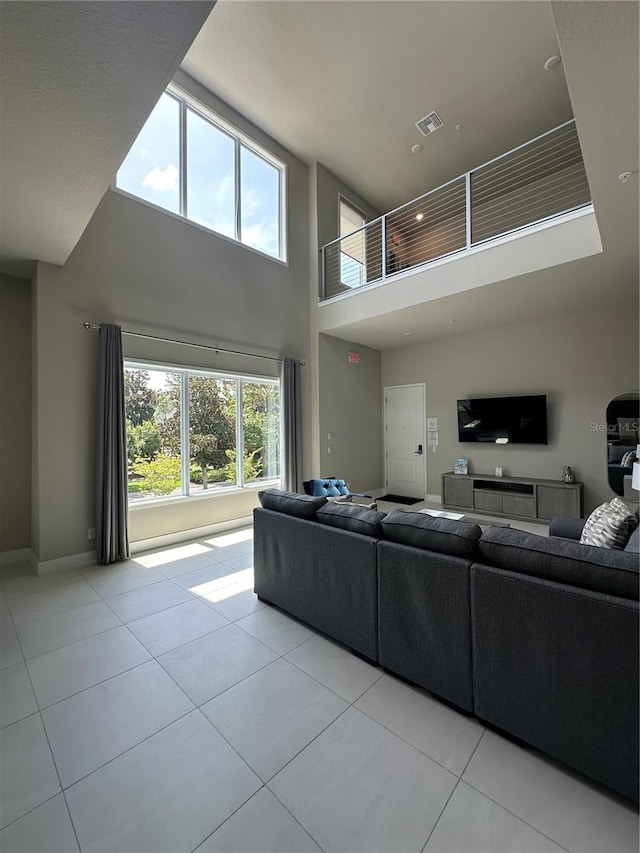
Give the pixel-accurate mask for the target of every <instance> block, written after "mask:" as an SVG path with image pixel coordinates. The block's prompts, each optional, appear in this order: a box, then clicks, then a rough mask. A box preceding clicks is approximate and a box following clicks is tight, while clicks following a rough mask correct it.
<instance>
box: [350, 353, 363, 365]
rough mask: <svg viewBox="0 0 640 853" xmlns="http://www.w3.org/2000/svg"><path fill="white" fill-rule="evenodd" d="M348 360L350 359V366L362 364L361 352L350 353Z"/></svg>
mask: <svg viewBox="0 0 640 853" xmlns="http://www.w3.org/2000/svg"><path fill="white" fill-rule="evenodd" d="M347 358H348V359H349V363H350V364H360V353H359V352H348V353H347Z"/></svg>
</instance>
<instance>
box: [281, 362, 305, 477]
mask: <svg viewBox="0 0 640 853" xmlns="http://www.w3.org/2000/svg"><path fill="white" fill-rule="evenodd" d="M280 399H281V424H282V452H281V457H282V488H283V489H287V490H288V491H290V492H300V491H302V414H301V413H302V402H301V391H300V362H299V361H296V360H295V359H293V358H283V359H282V364H281V366H280Z"/></svg>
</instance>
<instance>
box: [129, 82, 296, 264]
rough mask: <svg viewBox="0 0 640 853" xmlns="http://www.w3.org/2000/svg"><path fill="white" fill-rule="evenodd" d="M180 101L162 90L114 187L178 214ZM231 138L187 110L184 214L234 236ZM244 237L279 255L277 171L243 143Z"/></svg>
mask: <svg viewBox="0 0 640 853" xmlns="http://www.w3.org/2000/svg"><path fill="white" fill-rule="evenodd" d="M178 129H179V104H178V101H177V100H176V99H175V98H172V97H171V96H170V95H168V94H164V95H162V97H161V98H160V100H159V101H158V104H157V105H156V107H155V109H154V110H153V112H152V113H151V115H150V116H149V118H148V120H147V122H146V124H145V126H144V127H143V128H142V130H141V131H140V134H139V136H138V138H137V139H136V141H135V143H134V144H133V147H132V148H131V151H130V152H129V154H128V155H127V158H126V160H125V161H124V163H123V164H122V166H121V167H120V170H119V172H118V177H117V182H116V183H117V186H118V187H120V188H121V189H123V190H125V191H126V192H129V193H131V194H132V195H136V196H138V197H140V198H143V199H145V200H146V201H149V202H151V203H152V204H157V205H159V206H160V207H163V208H165V209H166V210H170V211H172V212H173V213H179V205H180V200H179V181H180V176H179V171H178V168H179V159H180V157H179V136H178ZM234 164H235V142H234V140H233V139H231V137H229V136H228V135H227V134H226V133H224V132H223V131H221V130H219V129H218V128H216V127H214V126H213V125H211V124H210V123H209V122H207V121H205V120H204V119H203V118H201V117H200V116H199V115H198V114H197V113H195V112H193V111H192V110H190V109H188V110H187V216H188V218H189V219H192V220H193V221H194V222H197V223H199V224H200V225H204V226H205V227H207V228H211V229H212V230H214V231H218V232H219V233H221V234H225V235H226V236H229V237H234V235H235V179H234ZM240 165H241V192H240V195H241V229H242V242H243V243H245V244H246V245H247V246H252V247H253V248H255V249H259V250H260V251H262V252H265V253H266V254H268V255H271V256H273V257H278V254H279V246H278V224H279V209H278V198H279V173H278V170H277V169H276V168H275V167H274V166H272V165H271V164H270V163H267V161H266V160H263V159H262V158H261V157H259V156H258V155H257V154H255V153H254V152H253V151H250V150H249V149H248V148H245V147H244V146H241V154H240Z"/></svg>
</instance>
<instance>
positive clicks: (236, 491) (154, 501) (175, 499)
mask: <svg viewBox="0 0 640 853" xmlns="http://www.w3.org/2000/svg"><path fill="white" fill-rule="evenodd" d="M279 487H280V480H279V479H277V480H265V481H264V482H263V483H251V484H250V485H247V486H241V487H239V486H233V487H230V488H228V489H219V490H217V491H213V490H211V491H209V490H208V489H207V490H206V491H202V492H200V493H199V494H197V495H172V496H171V497H163V498H147V499H145V500H139V501H135V502H131V501H130V502H129V512H135V511H136V510H138V509H153V508H154V507H157V506H166V505H167V504H176V503H177V504H179V503H184V501H200V500H203V499H207V498H209V499H210V500H215V499H216V498H223V497H226V496H227V495H240V494H249V493H252V492H257V491H258V490H260V489H273V488H279Z"/></svg>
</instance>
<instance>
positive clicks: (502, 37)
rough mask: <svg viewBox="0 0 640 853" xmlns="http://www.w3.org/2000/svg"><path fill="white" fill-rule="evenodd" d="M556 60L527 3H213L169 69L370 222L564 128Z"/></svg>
mask: <svg viewBox="0 0 640 853" xmlns="http://www.w3.org/2000/svg"><path fill="white" fill-rule="evenodd" d="M557 53H558V42H557V38H556V33H555V28H554V24H553V16H552V13H551V7H550V5H549V3H547V2H538V0H535V2H484V0H483V2H476V0H465V1H464V2H450V0H447V2H404V0H394V2H375V0H374V2H368V1H366V0H365V2H353V0H340V2H323V1H322V0H320V2H318V0H309V2H287V0H284V2H281V0H271V2H266V3H255V2H246V0H220V2H219V3H218V5H217V6H216V8H215V10H214V12H213V13H212V15H211V17H210V18H209V20H208V22H207V23H206V24H205V25H204V27H203V28H202V30H201V31H200V33H199V35H198V37H197V38H196V40H195V41H194V43H193V45H192V47H191V49H190V50H189V52H188V53H187V56H186V57H185V59H184V61H183V63H182V68H183V69H184V70H185V71H186V72H187V73H188V74H190V75H191V76H192V77H195V78H196V79H197V80H199V81H200V82H201V83H203V84H204V85H205V86H206V87H207V88H209V89H211V90H212V91H214V92H216V94H218V95H219V96H221V97H222V98H223V99H224V100H226V101H228V102H229V103H230V104H231V105H232V106H233V107H235V108H236V109H238V110H239V112H241V113H242V114H243V115H245V116H247V117H248V118H250V119H251V120H252V121H253V122H255V123H256V124H257V125H258V126H259V127H262V128H263V129H264V130H266V131H267V133H269V134H270V135H271V136H273V137H274V138H275V139H277V140H278V141H279V142H281V143H282V144H283V145H284V146H285V147H287V148H289V150H291V151H293V153H295V154H297V155H298V156H299V157H301V159H303V160H305V161H306V162H307V163H312V162H314V161H315V160H317V161H319V162H321V163H322V164H323V165H324V166H326V167H327V168H328V169H329V170H330V171H332V172H333V173H334V174H336V175H337V176H338V177H340V178H341V179H342V180H344V181H345V182H346V183H347V184H348V185H349V186H351V187H353V188H354V189H355V190H356V191H357V192H359V193H360V194H361V195H362V196H363V197H364V198H366V199H367V200H368V201H369V202H370V203H371V204H372V205H373V206H374V207H377V208H378V209H379V210H381V211H384V210H390V209H392V208H394V207H396V206H397V205H399V204H402V203H404V202H405V201H408V200H409V199H411V198H415V197H416V196H418V195H420V194H421V193H422V192H424V191H426V190H428V189H431V188H432V187H436V186H438V185H439V184H442V183H444V182H445V181H447V180H449V179H450V178H454V177H456V176H457V175H459V174H461V173H462V172H464V171H467V170H468V169H470V168H473V167H474V166H479V165H480V164H482V163H484V162H486V161H487V160H490V159H491V158H493V157H495V156H497V155H499V154H502V153H504V152H505V151H508V150H509V149H510V148H513V147H515V146H516V145H518V144H520V143H522V142H526V141H527V140H529V139H532V138H533V137H534V136H537V135H538V134H539V133H542V132H544V131H545V130H550V129H551V128H552V127H555V126H556V125H558V124H560V123H561V122H563V121H566V120H567V119H568V118H571V103H570V101H569V96H568V93H567V87H566V83H565V79H564V74H563V70H562V66H559V67H558V68H556V69H555V70H554V71H551V72H545V71H544V62H545V60H546V59H547V58H548V57H549V56H551V55H553V54H557ZM532 104H535V109H532V108H531V107H532ZM434 109H435V110H437V111H438V113H439V114H440V116H441V117H442V119H443V120H444V121H445V126H444V127H443V128H441V129H440V130H438V131H437V133H434V134H433V135H431V136H429V137H427V138H426V139H425V138H424V137H422V136H421V134H420V133H419V131H418V130H417V129H416V128H415V126H414V124H415V122H416V121H417V120H418V119H420V118H422V117H423V116H425V115H426V114H427V113H429V112H430V111H431V110H434ZM457 124H460V125H461V129H460V130H459V131H457V130H456V125H457ZM417 142H420V143H422V144H423V146H424V149H423V151H422V152H421V153H420V154H418V155H415V154H412V153H411V147H412V145H414V144H415V143H417Z"/></svg>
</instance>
